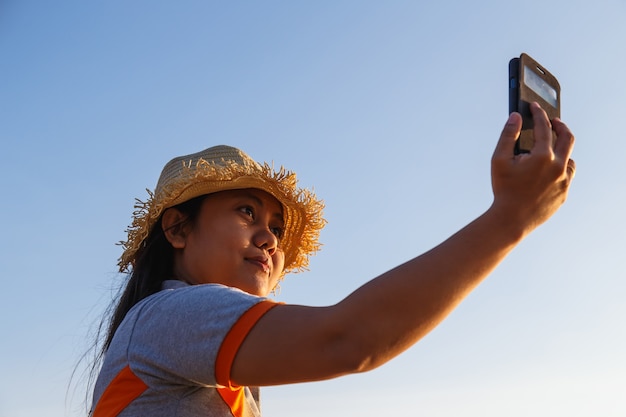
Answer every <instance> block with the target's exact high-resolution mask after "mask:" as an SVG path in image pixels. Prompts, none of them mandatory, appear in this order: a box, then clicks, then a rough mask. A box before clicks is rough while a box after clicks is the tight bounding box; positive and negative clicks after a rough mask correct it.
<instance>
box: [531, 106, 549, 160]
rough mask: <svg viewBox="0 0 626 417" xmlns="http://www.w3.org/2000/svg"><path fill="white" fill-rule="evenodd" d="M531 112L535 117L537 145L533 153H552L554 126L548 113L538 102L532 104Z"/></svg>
mask: <svg viewBox="0 0 626 417" xmlns="http://www.w3.org/2000/svg"><path fill="white" fill-rule="evenodd" d="M530 112H531V113H532V115H533V125H534V128H533V136H534V137H535V144H534V146H533V149H532V151H531V152H532V153H535V154H537V153H549V152H551V151H552V124H551V123H550V119H549V118H548V115H547V113H546V112H545V111H544V110H543V109H542V108H541V106H540V105H539V104H538V103H537V102H533V103H530Z"/></svg>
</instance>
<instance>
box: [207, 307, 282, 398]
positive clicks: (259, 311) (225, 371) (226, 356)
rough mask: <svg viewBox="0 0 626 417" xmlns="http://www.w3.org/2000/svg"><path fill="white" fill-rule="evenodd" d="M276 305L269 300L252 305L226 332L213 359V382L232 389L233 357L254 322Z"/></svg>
mask: <svg viewBox="0 0 626 417" xmlns="http://www.w3.org/2000/svg"><path fill="white" fill-rule="evenodd" d="M277 305H278V304H277V303H275V302H274V301H270V300H265V301H261V302H260V303H257V304H255V305H253V306H252V307H250V309H248V311H246V312H245V313H243V314H242V315H241V317H239V320H237V322H236V323H235V324H234V325H233V327H232V328H231V329H230V330H229V331H228V334H227V335H226V337H225V338H224V341H223V342H222V346H220V350H219V351H218V352H217V358H216V359H215V381H216V382H217V383H218V384H219V385H222V386H225V387H228V388H230V389H233V386H232V385H231V383H230V368H231V366H232V365H233V361H234V360H235V355H237V351H238V350H239V347H240V346H241V343H242V342H243V340H244V339H245V338H246V336H247V335H248V333H249V332H250V329H252V327H254V325H255V324H256V322H257V321H258V320H259V319H260V318H261V317H262V316H263V315H264V314H265V313H267V312H268V311H269V310H270V309H271V308H273V307H276V306H277Z"/></svg>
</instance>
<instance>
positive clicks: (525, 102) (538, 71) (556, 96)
mask: <svg viewBox="0 0 626 417" xmlns="http://www.w3.org/2000/svg"><path fill="white" fill-rule="evenodd" d="M533 101H536V102H538V103H539V104H540V105H541V107H542V108H543V109H544V110H545V111H546V113H547V114H548V117H549V118H550V120H552V119H554V118H555V117H561V86H560V85H559V82H558V81H557V79H556V77H555V76H554V75H552V74H551V73H550V72H549V71H548V70H547V69H546V68H545V67H544V66H543V65H541V64H539V63H538V62H537V61H535V60H534V59H533V58H531V57H530V56H528V55H527V54H525V53H522V54H521V55H520V56H519V58H513V59H511V60H510V61H509V114H511V113H512V112H518V113H520V114H521V115H522V121H523V122H522V132H521V134H520V137H519V139H518V140H517V142H516V144H515V154H516V155H517V154H520V153H528V152H530V150H531V149H532V147H533V144H534V143H535V140H534V138H533V117H532V115H531V114H530V107H529V106H530V103H532V102H533Z"/></svg>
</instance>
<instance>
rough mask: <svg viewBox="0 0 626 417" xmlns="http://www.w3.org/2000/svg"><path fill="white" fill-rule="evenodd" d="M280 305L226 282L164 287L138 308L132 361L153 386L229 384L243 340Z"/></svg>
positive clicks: (130, 362) (131, 336)
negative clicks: (229, 285)
mask: <svg viewBox="0 0 626 417" xmlns="http://www.w3.org/2000/svg"><path fill="white" fill-rule="evenodd" d="M275 305H276V303H275V302H273V301H269V300H267V299H266V298H262V297H256V296H252V295H250V294H247V293H245V292H243V291H239V290H236V289H232V288H229V287H225V286H222V285H213V284H207V285H194V286H191V287H186V288H179V289H175V290H165V291H162V292H161V293H159V294H158V295H156V296H155V297H154V299H153V300H150V301H149V302H147V303H146V304H145V305H144V306H143V308H142V309H141V310H140V311H137V312H136V314H137V318H136V321H135V323H134V326H133V328H132V330H131V334H130V335H129V336H130V340H129V342H130V343H129V344H128V362H129V364H130V366H131V368H132V369H133V371H134V372H135V373H136V374H137V375H138V376H139V377H140V378H141V379H142V380H144V381H145V382H146V383H147V384H148V385H150V386H152V387H156V386H158V385H159V384H160V383H163V384H167V385H171V384H172V383H174V384H181V385H190V384H191V385H199V386H205V387H206V386H216V387H217V386H230V381H229V379H230V367H231V365H232V361H233V360H234V358H235V355H236V354H237V351H238V349H239V347H240V346H241V343H242V342H243V340H244V339H245V337H246V335H247V334H248V332H249V331H250V329H252V327H254V325H255V324H256V322H257V320H258V319H259V318H260V317H262V316H263V314H265V312H267V311H268V310H269V309H270V308H271V307H273V306H275Z"/></svg>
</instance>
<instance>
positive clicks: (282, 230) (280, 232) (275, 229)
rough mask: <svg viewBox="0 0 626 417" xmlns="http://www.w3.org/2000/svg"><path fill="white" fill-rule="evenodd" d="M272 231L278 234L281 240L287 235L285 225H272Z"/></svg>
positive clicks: (277, 236)
mask: <svg viewBox="0 0 626 417" xmlns="http://www.w3.org/2000/svg"><path fill="white" fill-rule="evenodd" d="M270 231H271V232H272V233H273V234H274V236H276V238H277V239H278V240H281V239H282V238H283V236H284V235H285V228H283V227H278V226H277V227H270Z"/></svg>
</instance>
